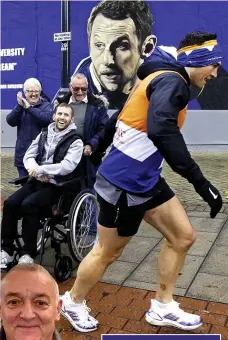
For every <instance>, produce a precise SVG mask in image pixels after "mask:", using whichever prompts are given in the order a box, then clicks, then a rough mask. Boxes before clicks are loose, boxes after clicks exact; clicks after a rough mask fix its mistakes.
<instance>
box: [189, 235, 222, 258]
mask: <svg viewBox="0 0 228 340" xmlns="http://www.w3.org/2000/svg"><path fill="white" fill-rule="evenodd" d="M216 237H217V233H206V232H201V231H199V232H197V238H196V242H195V243H194V244H193V246H192V247H191V248H190V249H189V251H188V254H189V255H196V256H206V255H207V254H208V252H209V250H210V248H211V247H212V245H213V242H214V241H215V239H216Z"/></svg>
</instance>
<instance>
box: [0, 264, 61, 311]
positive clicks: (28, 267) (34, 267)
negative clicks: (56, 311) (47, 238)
mask: <svg viewBox="0 0 228 340" xmlns="http://www.w3.org/2000/svg"><path fill="white" fill-rule="evenodd" d="M16 271H22V272H25V275H26V272H27V273H28V272H29V273H41V274H44V275H45V276H46V277H48V278H49V279H50V280H51V282H53V283H54V285H55V290H56V303H57V304H58V302H59V287H58V285H57V282H56V281H55V280H54V279H53V277H52V276H51V274H50V273H49V272H48V271H47V270H46V269H45V268H44V267H42V266H40V265H39V264H36V263H21V264H18V265H16V266H15V267H13V268H12V269H11V270H10V271H9V272H8V273H7V274H6V275H5V276H4V277H3V279H2V280H1V290H2V287H3V285H4V284H5V283H6V280H7V279H8V276H10V274H11V273H13V272H16ZM25 284H26V279H25Z"/></svg>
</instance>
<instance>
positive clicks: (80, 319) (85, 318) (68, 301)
mask: <svg viewBox="0 0 228 340" xmlns="http://www.w3.org/2000/svg"><path fill="white" fill-rule="evenodd" d="M60 298H61V300H62V302H63V304H62V308H61V314H62V315H63V316H64V317H65V318H66V319H67V320H68V321H69V322H70V323H71V325H72V326H73V327H74V328H75V329H76V330H77V331H79V332H82V333H86V332H91V331H95V330H96V329H97V327H98V321H97V320H96V319H95V318H94V317H92V316H91V315H89V312H90V308H89V307H87V305H86V301H85V300H84V301H83V303H82V304H77V303H75V302H74V301H73V300H72V298H71V296H70V292H66V293H65V294H64V295H62V296H61V297H60Z"/></svg>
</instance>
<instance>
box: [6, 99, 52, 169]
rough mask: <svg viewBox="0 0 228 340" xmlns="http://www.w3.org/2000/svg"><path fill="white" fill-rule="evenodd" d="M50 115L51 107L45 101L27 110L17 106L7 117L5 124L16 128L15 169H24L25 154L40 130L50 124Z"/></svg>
mask: <svg viewBox="0 0 228 340" xmlns="http://www.w3.org/2000/svg"><path fill="white" fill-rule="evenodd" d="M52 115H53V111H52V105H51V104H50V103H49V102H48V101H46V100H41V101H40V102H39V103H38V104H37V105H34V106H30V107H29V108H28V109H24V108H23V107H22V106H21V105H19V104H18V105H16V106H15V107H14V109H13V110H12V111H11V112H10V113H9V114H8V115H7V117H6V121H7V123H8V124H9V125H10V126H12V127H15V126H16V127H17V141H16V148H15V160H14V165H15V166H16V167H24V164H23V157H24V155H25V152H26V151H27V149H28V147H29V146H30V144H31V143H32V141H33V140H34V139H35V138H36V137H37V135H38V134H39V133H40V131H41V129H42V128H43V127H46V126H48V125H49V124H50V123H51V122H52Z"/></svg>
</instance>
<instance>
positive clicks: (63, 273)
mask: <svg viewBox="0 0 228 340" xmlns="http://www.w3.org/2000/svg"><path fill="white" fill-rule="evenodd" d="M72 268H73V267H72V260H71V258H70V257H69V256H59V257H58V258H57V260H56V262H55V267H54V275H55V278H56V280H57V281H59V282H63V281H66V280H67V279H68V278H69V277H70V275H71V272H72Z"/></svg>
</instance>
